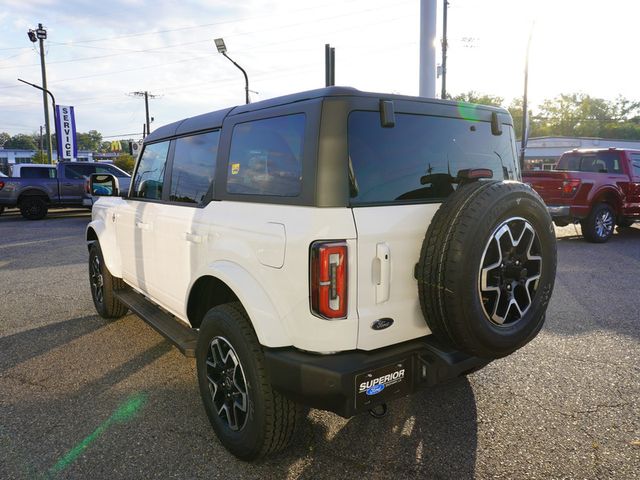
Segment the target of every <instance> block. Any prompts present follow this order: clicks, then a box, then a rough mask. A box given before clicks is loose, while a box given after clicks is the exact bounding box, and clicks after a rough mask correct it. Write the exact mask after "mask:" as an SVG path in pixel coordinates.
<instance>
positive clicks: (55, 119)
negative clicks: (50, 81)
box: [18, 78, 58, 163]
mask: <svg viewBox="0 0 640 480" xmlns="http://www.w3.org/2000/svg"><path fill="white" fill-rule="evenodd" d="M18 81H19V82H22V83H26V84H27V85H31V86H32V87H33V88H37V89H38V90H42V94H43V95H44V97H45V99H46V98H47V94H49V96H50V97H51V103H52V104H53V125H54V128H55V129H56V135H57V134H58V119H57V118H56V97H54V96H53V93H51V90H47V89H46V88H42V87H41V86H40V85H36V84H35V83H31V82H27V81H26V80H23V79H21V78H19V79H18ZM47 110H48V109H47ZM45 111H46V110H45ZM48 118H49V116H48V115H46V116H45V119H48ZM40 129H42V127H40ZM45 129H46V132H47V138H48V140H47V142H48V145H49V149H51V145H52V142H51V135H50V133H51V131H50V130H49V124H48V123H47V124H46V125H45ZM40 149H42V147H40ZM49 152H51V150H49ZM48 158H49V163H52V162H51V153H49V157H48Z"/></svg>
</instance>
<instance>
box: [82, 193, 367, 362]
mask: <svg viewBox="0 0 640 480" xmlns="http://www.w3.org/2000/svg"><path fill="white" fill-rule="evenodd" d="M114 215H115V221H108V220H109V219H111V218H113V216H114ZM105 218H106V219H107V221H106V222H105V221H104V219H105ZM94 219H95V222H92V224H91V225H100V228H101V229H102V230H101V231H100V232H97V233H98V237H99V240H100V243H101V245H103V244H105V243H110V245H103V251H105V252H109V256H110V257H111V256H112V255H113V253H114V252H115V251H117V252H118V253H119V254H120V256H121V259H122V260H121V265H122V266H121V268H118V265H117V264H116V263H115V262H107V266H108V267H109V269H110V270H111V271H112V273H113V274H114V275H117V276H120V274H121V275H122V277H123V278H124V280H125V281H126V282H127V283H128V284H129V285H131V286H133V287H135V288H136V289H137V290H139V291H141V292H142V293H144V294H145V295H147V296H148V297H149V298H151V299H152V300H153V301H154V302H156V303H158V304H159V305H160V306H162V307H163V308H165V309H166V310H168V311H170V312H171V313H173V314H174V315H176V316H177V317H178V318H179V319H181V320H182V321H184V322H187V323H188V318H187V313H186V308H187V301H188V298H189V292H190V289H191V287H192V286H193V284H194V283H195V282H196V281H197V279H198V278H200V277H202V276H213V277H216V278H218V279H220V280H222V281H223V282H225V283H226V284H227V285H228V286H229V287H230V288H231V289H232V290H233V291H234V293H235V294H236V296H237V297H238V298H239V300H240V301H241V302H242V304H243V306H244V307H245V309H246V310H247V313H248V314H249V317H250V318H251V321H252V323H253V325H254V328H255V330H256V334H257V335H258V339H259V340H260V343H261V344H262V345H265V346H267V347H284V346H294V347H297V348H299V349H302V350H309V351H316V352H335V351H343V350H352V349H355V348H356V346H357V336H358V315H357V309H356V298H357V295H356V292H357V275H356V272H357V265H356V260H357V248H356V231H355V227H354V222H353V216H352V214H351V210H349V209H347V208H324V209H323V208H311V207H296V206H285V205H274V204H258V203H245V202H230V201H224V202H215V201H214V202H210V203H209V204H208V205H207V206H206V207H204V208H194V207H188V206H179V205H168V204H160V203H152V202H140V201H135V200H122V199H118V198H106V197H105V198H101V199H100V200H99V201H98V202H96V205H95V206H94ZM91 225H90V226H91ZM103 225H104V227H102V226H103ZM114 230H115V232H116V233H115V234H114V233H113V231H114ZM322 239H344V240H347V243H348V245H349V258H348V261H349V266H348V271H349V280H348V282H349V283H348V288H349V292H352V293H351V294H350V296H349V300H350V303H349V313H348V317H347V318H346V319H343V320H324V319H321V318H318V317H316V316H314V315H313V314H312V313H311V311H310V308H309V246H310V245H311V243H312V242H314V241H316V240H322ZM112 267H113V268H112Z"/></svg>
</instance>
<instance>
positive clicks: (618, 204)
mask: <svg viewBox="0 0 640 480" xmlns="http://www.w3.org/2000/svg"><path fill="white" fill-rule="evenodd" d="M624 197H625V195H624V192H623V191H622V190H620V188H618V187H617V186H612V185H604V186H602V187H600V188H599V189H598V190H596V191H595V192H593V194H592V196H591V202H590V204H591V207H590V209H593V208H594V207H595V206H596V205H597V204H598V203H602V202H603V201H605V200H604V199H610V198H613V200H614V203H613V204H612V205H611V206H612V207H613V208H615V210H616V214H619V213H620V210H621V208H622V204H623V203H624V200H623V199H624ZM607 203H611V202H607Z"/></svg>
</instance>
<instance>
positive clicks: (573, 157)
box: [522, 148, 640, 243]
mask: <svg viewBox="0 0 640 480" xmlns="http://www.w3.org/2000/svg"><path fill="white" fill-rule="evenodd" d="M522 181H523V182H525V183H527V184H529V185H531V186H532V187H533V188H534V189H535V190H536V191H537V192H538V193H539V194H540V196H541V197H542V199H543V200H544V201H545V203H546V204H547V208H548V209H549V213H550V214H551V216H552V217H553V221H554V222H555V224H556V225H558V226H565V225H568V224H570V223H577V222H580V224H581V225H582V235H583V236H584V238H585V239H586V240H588V241H589V242H594V243H603V242H606V241H607V240H609V238H610V237H611V235H612V234H613V228H614V226H615V224H617V225H618V226H619V227H628V226H630V225H631V224H632V223H633V222H634V221H640V150H624V149H618V148H609V149H594V150H572V151H570V152H565V153H563V154H562V156H561V157H560V159H559V160H558V163H557V164H556V168H555V170H545V171H529V172H524V173H523V178H522Z"/></svg>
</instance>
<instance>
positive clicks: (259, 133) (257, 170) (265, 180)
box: [227, 113, 305, 197]
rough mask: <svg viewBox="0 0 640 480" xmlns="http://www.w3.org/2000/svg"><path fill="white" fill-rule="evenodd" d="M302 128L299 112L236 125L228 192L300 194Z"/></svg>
mask: <svg viewBox="0 0 640 480" xmlns="http://www.w3.org/2000/svg"><path fill="white" fill-rule="evenodd" d="M304 127H305V115H304V114H302V113H300V114H295V115H286V116H283V117H275V118H268V119H264V120H256V121H252V122H246V123H241V124H238V125H236V126H235V127H234V128H233V135H232V137H231V151H230V153H229V167H228V171H227V192H228V193H239V194H245V195H273V196H278V197H295V196H297V195H299V194H300V190H301V186H302V152H303V139H304Z"/></svg>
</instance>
